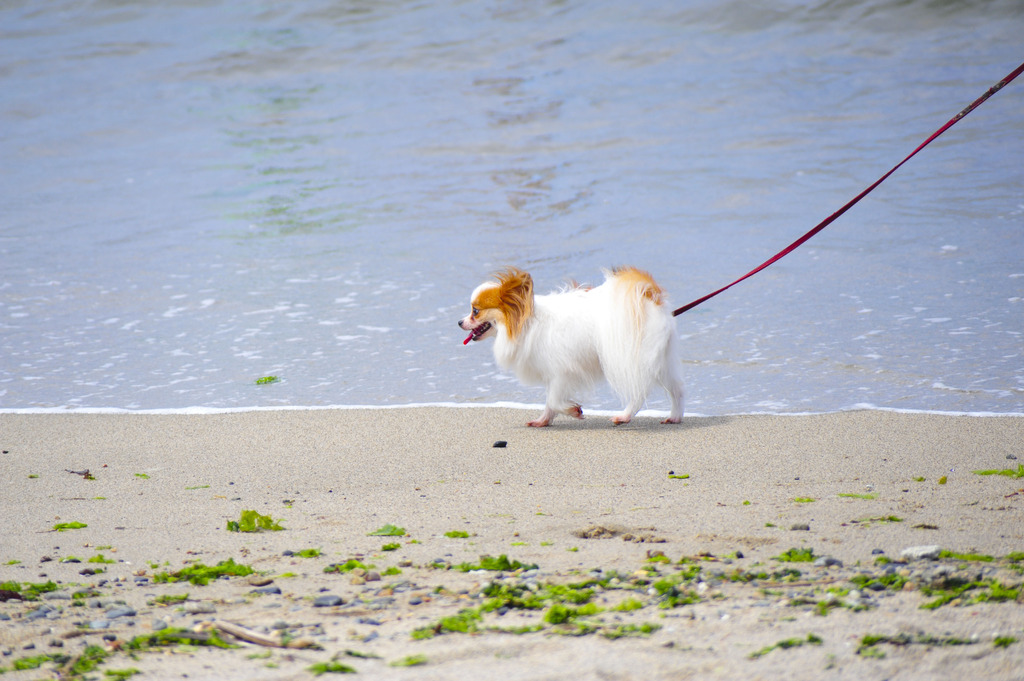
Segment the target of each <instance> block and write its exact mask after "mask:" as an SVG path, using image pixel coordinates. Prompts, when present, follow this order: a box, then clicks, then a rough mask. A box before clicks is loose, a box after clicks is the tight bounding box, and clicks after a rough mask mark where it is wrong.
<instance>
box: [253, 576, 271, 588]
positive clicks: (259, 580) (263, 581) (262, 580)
mask: <svg viewBox="0 0 1024 681" xmlns="http://www.w3.org/2000/svg"><path fill="white" fill-rule="evenodd" d="M246 581H247V582H248V583H249V585H250V586H266V585H267V584H273V583H274V580H273V579H271V578H270V577H267V576H265V575H251V576H250V577H249V579H247V580H246Z"/></svg>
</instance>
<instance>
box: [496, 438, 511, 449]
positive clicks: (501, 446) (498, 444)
mask: <svg viewBox="0 0 1024 681" xmlns="http://www.w3.org/2000/svg"><path fill="white" fill-rule="evenodd" d="M494 446H495V447H496V448H498V449H504V448H505V447H508V442H506V441H505V440H498V441H497V442H495V443H494Z"/></svg>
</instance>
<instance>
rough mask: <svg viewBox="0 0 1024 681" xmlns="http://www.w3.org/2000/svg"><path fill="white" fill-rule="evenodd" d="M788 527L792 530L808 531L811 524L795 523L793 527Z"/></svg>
mask: <svg viewBox="0 0 1024 681" xmlns="http://www.w3.org/2000/svg"><path fill="white" fill-rule="evenodd" d="M789 529H790V530H793V531H794V532H809V531H810V530H811V526H810V525H808V524H807V523H795V524H794V525H793V527H791V528H789Z"/></svg>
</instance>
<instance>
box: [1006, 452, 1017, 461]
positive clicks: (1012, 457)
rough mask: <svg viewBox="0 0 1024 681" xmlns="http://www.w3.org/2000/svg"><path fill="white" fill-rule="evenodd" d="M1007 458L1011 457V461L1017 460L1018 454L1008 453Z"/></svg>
mask: <svg viewBox="0 0 1024 681" xmlns="http://www.w3.org/2000/svg"><path fill="white" fill-rule="evenodd" d="M1006 458H1007V459H1009V460H1010V461H1016V460H1017V455H1016V454H1007V455H1006Z"/></svg>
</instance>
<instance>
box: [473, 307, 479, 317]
mask: <svg viewBox="0 0 1024 681" xmlns="http://www.w3.org/2000/svg"><path fill="white" fill-rule="evenodd" d="M478 314H480V308H479V307H474V308H473V316H474V317H475V316H477V315H478Z"/></svg>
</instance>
